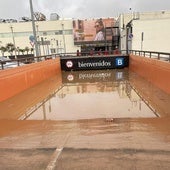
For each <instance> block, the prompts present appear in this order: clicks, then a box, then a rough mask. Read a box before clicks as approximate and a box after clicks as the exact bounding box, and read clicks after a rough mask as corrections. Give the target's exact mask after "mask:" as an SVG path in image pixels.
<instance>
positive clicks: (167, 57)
mask: <svg viewBox="0 0 170 170" xmlns="http://www.w3.org/2000/svg"><path fill="white" fill-rule="evenodd" d="M129 54H134V55H139V56H143V57H149V58H153V59H158V60H162V61H168V62H170V53H166V52H156V51H140V50H129Z"/></svg>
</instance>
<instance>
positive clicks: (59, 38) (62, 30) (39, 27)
mask: <svg viewBox="0 0 170 170" xmlns="http://www.w3.org/2000/svg"><path fill="white" fill-rule="evenodd" d="M35 27H36V34H37V41H38V50H39V55H47V54H52V53H70V52H76V51H77V49H79V47H78V46H75V45H74V39H73V23H72V19H67V20H51V21H36V22H35ZM32 30H33V29H32V22H31V21H28V22H11V23H3V22H1V23H0V46H6V44H7V43H12V44H15V47H16V48H18V49H24V48H25V47H28V48H29V49H31V48H34V43H33V39H34V36H33V31H32ZM5 55H9V54H7V52H6V54H5Z"/></svg>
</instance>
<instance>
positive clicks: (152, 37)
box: [132, 18, 170, 53]
mask: <svg viewBox="0 0 170 170" xmlns="http://www.w3.org/2000/svg"><path fill="white" fill-rule="evenodd" d="M132 24H133V38H132V49H133V50H141V51H142V50H143V51H158V52H167V53H169V52H170V46H169V44H170V18H169V19H154V20H134V21H133V23H132ZM142 33H143V41H142Z"/></svg>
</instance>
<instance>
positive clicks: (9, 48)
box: [6, 43, 15, 55]
mask: <svg viewBox="0 0 170 170" xmlns="http://www.w3.org/2000/svg"><path fill="white" fill-rule="evenodd" d="M6 49H7V51H8V52H9V53H10V55H13V51H14V50H15V46H14V44H12V43H8V44H7V45H6Z"/></svg>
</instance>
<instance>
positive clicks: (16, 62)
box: [0, 54, 59, 70]
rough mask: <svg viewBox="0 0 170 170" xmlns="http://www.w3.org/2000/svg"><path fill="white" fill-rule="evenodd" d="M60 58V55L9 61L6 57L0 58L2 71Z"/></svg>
mask: <svg viewBox="0 0 170 170" xmlns="http://www.w3.org/2000/svg"><path fill="white" fill-rule="evenodd" d="M58 56H59V54H52V55H47V56H38V57H25V58H21V59H7V58H5V57H3V58H2V57H1V58H0V70H3V69H10V68H15V67H18V66H23V65H26V64H31V63H36V62H40V61H44V60H49V59H55V58H56V57H58ZM1 59H4V60H1Z"/></svg>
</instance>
